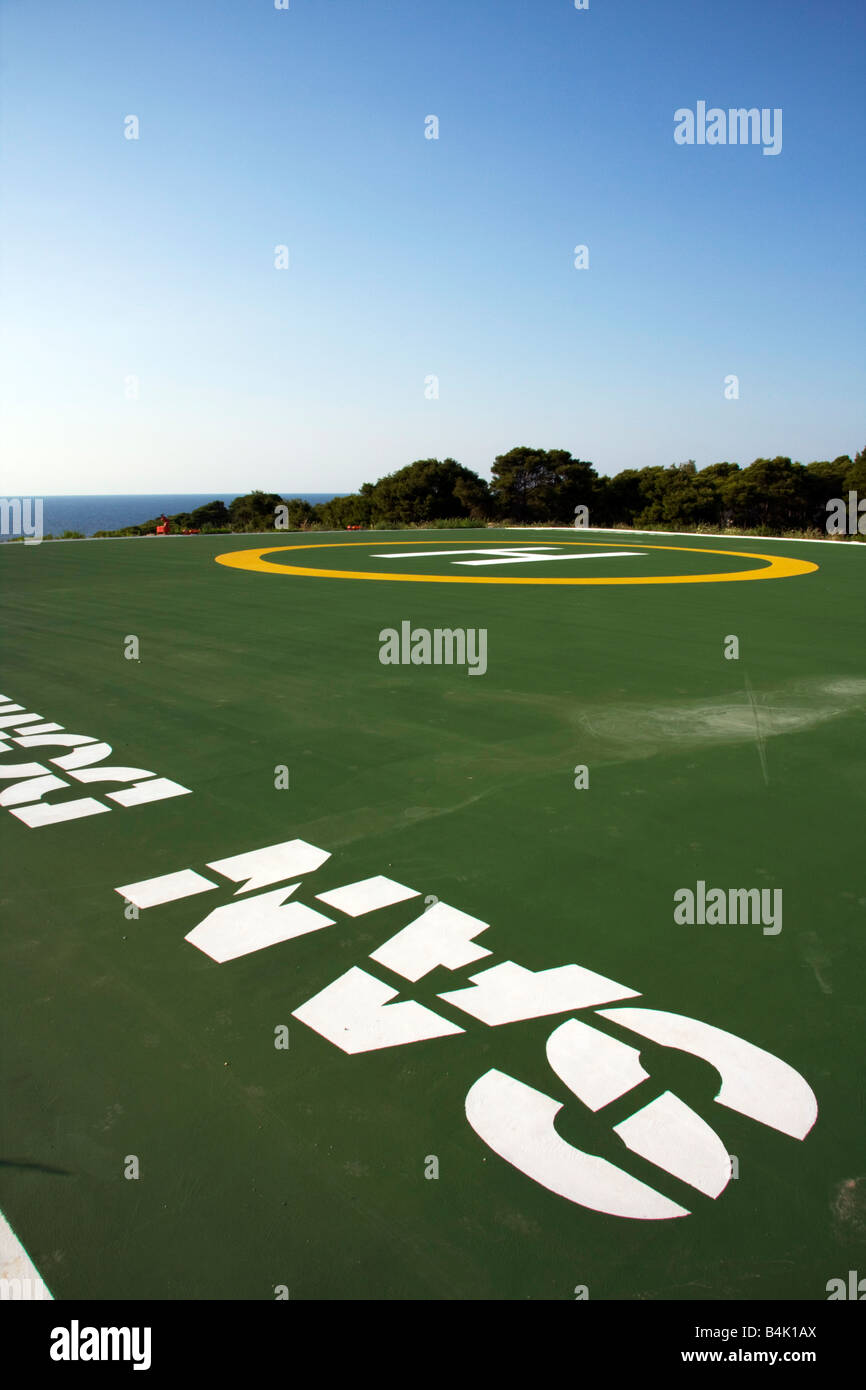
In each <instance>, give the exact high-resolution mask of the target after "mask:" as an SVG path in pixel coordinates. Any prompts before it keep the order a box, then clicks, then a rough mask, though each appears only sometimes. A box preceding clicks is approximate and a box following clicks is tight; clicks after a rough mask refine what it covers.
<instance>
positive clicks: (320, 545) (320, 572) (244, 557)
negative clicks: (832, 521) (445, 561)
mask: <svg viewBox="0 0 866 1390" xmlns="http://www.w3.org/2000/svg"><path fill="white" fill-rule="evenodd" d="M443 543H444V542H443V541H441V540H435V541H392V540H388V538H387V536H385V537H383V538H382V540H378V541H325V542H315V543H314V544H310V545H269V546H265V547H264V548H263V549H261V550H227V551H225V552H224V553H223V554H222V555H216V556H215V557H214V558H215V560H216V562H217V564H219V565H228V566H229V567H230V568H231V569H238V570H255V571H257V572H258V573H259V574H292V575H299V574H303V575H306V576H308V577H309V578H312V579H385V580H394V581H396V582H397V583H399V584H727V583H731V582H733V581H734V580H737V579H788V578H790V576H791V575H795V574H811V573H812V571H813V570H817V568H818V566H817V565H813V564H812V562H811V561H810V560H792V559H790V558H789V557H788V556H786V555H756V554H753V553H752V552H751V551H748V550H708V549H703V548H701V547H700V546H694V545H640V544H638V543H636V542H635V543H633V544H628V543H627V542H623V541H619V540H617V545H620V546H622V547H623V549H626V550H679V551H683V552H687V553H688V554H691V555H724V556H730V555H735V556H737V557H738V558H739V559H742V560H764V561H765V562H766V563H765V565H764V567H763V569H749V570H734V571H731V572H729V573H721V574H653V575H633V576H632V575H630V576H624V575H617V576H614V577H612V578H610V579H599V578H598V577H587V578H585V579H584V578H581V579H573V578H571V577H563V578H556V579H554V578H552V577H551V576H549V575H548V576H545V577H544V578H542V577H541V576H533V577H532V578H530V577H529V576H527V577H526V578H524V579H518V578H517V577H516V576H513V575H496V576H494V575H480V574H479V575H466V574H454V575H451V574H398V573H394V571H391V572H390V573H383V572H382V571H380V570H324V569H310V568H305V567H302V566H300V565H272V564H269V563H268V561H267V560H265V559H263V558H262V557H263V556H265V555H275V554H277V552H279V551H284V550H339V549H342V548H345V547H346V546H347V545H350V546H351V545H365V546H370V545H388V546H392V545H440V546H441V545H442V544H443ZM605 543H606V542H605ZM448 544H449V545H465V546H468V547H472V548H475V549H477V548H478V546H479V545H498V546H501V545H502V544H503V542H502V541H501V540H496V541H449V542H448ZM513 544H514V545H521V544H524V545H525V544H527V542H525V541H523V542H521V541H514V542H513ZM551 544H555V545H585V546H594V545H599V544H600V541H555V542H551Z"/></svg>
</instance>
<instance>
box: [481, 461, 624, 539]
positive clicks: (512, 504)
mask: <svg viewBox="0 0 866 1390" xmlns="http://www.w3.org/2000/svg"><path fill="white" fill-rule="evenodd" d="M491 475H492V480H491V484H490V496H491V499H492V501H493V506H494V510H495V512H496V515H497V516H498V517H499V518H501V519H502V520H512V521H539V522H549V523H552V524H554V525H555V524H560V525H568V524H570V523H571V522H573V521H574V511H575V508H576V507H578V506H585V507H588V508H589V509H590V516H591V515H592V509H593V502H594V498H595V496H596V484H597V482H598V475H597V473H596V471H595V469H594V468H593V466H592V464H591V463H587V462H584V461H583V460H582V459H575V458H572V456H571V454H570V453H569V452H568V450H567V449H532V448H529V447H528V446H526V445H521V446H520V447H518V448H516V449H511V450H510V451H509V452H508V453H507V454H499V455H498V456H497V457H496V459H495V460H494V462H493V467H492V469H491Z"/></svg>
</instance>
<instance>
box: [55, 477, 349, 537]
mask: <svg viewBox="0 0 866 1390" xmlns="http://www.w3.org/2000/svg"><path fill="white" fill-rule="evenodd" d="M248 491H249V489H248V488H246V489H243V490H242V491H239V492H227V493H217V494H216V495H215V494H214V493H212V492H137V493H135V492H133V493H125V494H122V495H121V494H114V493H111V494H109V495H107V496H94V497H86V496H85V497H80V496H69V497H45V496H43V498H42V507H43V511H42V530H43V534H44V535H46V536H48V535H51V536H62V535H63V532H64V531H82V532H83V533H84V535H85V536H92V535H93V533H94V531H120V530H121V529H122V528H123V527H124V526H138V525H139V524H140V523H141V522H143V521H150V520H152V518H153V517H155V516H161V515H162V513H163V512H165V514H166V516H173V515H174V514H175V513H176V512H191V511H193V510H194V509H195V508H196V507H202V506H204V504H205V502H213V501H215V500H217V499H219V500H220V501H221V502H225V504H226V506H228V505H229V503H230V502H233V501H234V499H235V498H236V497H242V496H243V495H244V493H245V492H248ZM280 495H281V496H282V497H284V498H285V499H286V501H288V500H289V499H290V498H293V497H297V498H302V499H305V500H306V501H307V502H330V500H331V498H332V497H339V496H341V494H340V493H337V492H286V493H281V494H280Z"/></svg>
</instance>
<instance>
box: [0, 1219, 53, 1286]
mask: <svg viewBox="0 0 866 1390" xmlns="http://www.w3.org/2000/svg"><path fill="white" fill-rule="evenodd" d="M0 1298H2V1299H4V1300H5V1299H15V1300H17V1299H21V1300H22V1301H27V1302H35V1301H37V1300H50V1301H52V1302H53V1298H54V1295H53V1294H52V1293H51V1291H50V1289H49V1288H48V1285H47V1284H46V1283H45V1280H44V1279H43V1278H42V1276H41V1274H40V1273H39V1270H38V1269H37V1268H36V1266H35V1264H34V1263H33V1261H32V1260H31V1258H30V1256H29V1255H28V1254H27V1251H26V1250H25V1249H24V1246H23V1245H22V1244H21V1242H20V1240H19V1239H18V1237H17V1236H16V1234H15V1232H14V1231H13V1229H12V1227H11V1226H10V1225H9V1222H8V1221H7V1220H6V1217H5V1216H4V1215H3V1213H2V1211H0Z"/></svg>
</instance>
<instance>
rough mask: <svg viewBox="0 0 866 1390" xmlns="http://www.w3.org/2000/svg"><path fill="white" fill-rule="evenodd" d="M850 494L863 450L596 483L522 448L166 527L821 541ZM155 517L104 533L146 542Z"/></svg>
mask: <svg viewBox="0 0 866 1390" xmlns="http://www.w3.org/2000/svg"><path fill="white" fill-rule="evenodd" d="M849 492H857V493H859V495H860V497H862V498H864V499H866V449H862V450H861V451H860V453H859V454H857V455H855V457H854V458H853V459H852V458H851V457H850V456H849V455H848V454H843V455H842V456H841V457H840V458H836V459H834V460H833V461H832V462H829V461H827V460H824V461H819V462H815V463H809V464H802V463H794V462H792V461H791V459H789V458H782V457H777V458H772V459H763V458H762V459H755V461H754V463H751V464H749V465H748V467H746V468H741V467H740V465H739V464H737V463H727V462H726V463H713V464H710V465H709V467H707V468H702V469H698V468H697V467H696V466H695V462H694V460H693V459H689V460H688V461H687V462H685V463H674V464H671V465H670V466H669V467H668V468H659V467H653V468H640V469H637V468H628V469H625V470H624V471H623V472H622V473H618V474H616V476H615V477H610V478H608V477H601V476H599V474H598V473H597V472H596V470H595V468H594V467H593V465H592V464H591V463H588V462H586V461H585V460H583V459H577V458H574V457H572V455H571V454H570V453H569V452H568V450H566V449H548V450H545V449H532V448H528V447H526V446H521V447H519V448H516V449H511V450H510V451H509V452H508V453H507V454H500V455H499V456H498V457H497V458H496V459H495V460H494V462H493V466H492V468H491V478H490V482H489V483H488V482H486V481H485V480H484V479H483V478H480V477H479V476H478V474H476V473H473V472H472V470H471V469H469V468H465V467H463V465H462V464H460V463H458V462H457V461H456V459H451V458H449V459H442V460H440V459H419V460H418V461H417V462H416V463H410V464H407V465H406V466H405V467H404V468H400V469H398V470H397V471H396V472H395V473H389V474H387V475H386V476H385V477H383V478H380V479H379V481H378V482H376V483H364V484H363V485H362V486H361V488H360V489H359V491H358V492H356V493H351V494H349V495H347V496H343V497H335V498H333V499H332V500H331V501H330V502H320V503H317V504H316V505H313V504H311V503H309V502H306V501H304V500H303V499H297V498H294V499H291V500H289V501H284V500H283V498H281V497H280V496H279V495H278V494H277V493H266V492H250V493H247V494H245V495H244V496H242V497H236V498H235V499H234V501H233V502H232V503H231V505H230V506H229V507H226V506H225V504H224V503H223V502H219V501H215V502H208V503H207V504H206V505H205V506H202V507H197V508H196V509H195V510H194V511H192V512H179V513H178V514H177V515H175V516H172V517H170V518H169V522H170V530H171V531H172V532H173V533H177V532H179V531H180V532H182V531H200V532H202V533H203V534H218V533H222V532H263V531H273V530H274V529H275V528H276V529H278V530H290V531H322V530H328V531H334V530H337V531H342V530H346V529H356V528H357V529H363V530H367V529H376V530H393V529H401V528H407V527H412V526H425V527H441V526H449V527H450V526H454V527H463V526H485V525H488V524H493V525H497V524H508V523H513V524H533V523H534V524H539V525H543V524H548V525H559V526H563V525H565V526H569V525H572V524H573V523H574V520H575V511H576V509H577V508H578V507H586V508H587V511H588V514H589V524H590V525H592V526H604V527H629V526H631V527H635V528H638V529H644V530H666V531H701V530H704V531H722V532H723V531H725V530H734V531H740V532H742V531H751V532H755V533H757V534H763V535H780V534H791V533H792V532H798V533H800V534H805V535H819V536H823V535H825V534H826V523H827V504H828V503H829V502H830V500H831V499H832V498H846V497H847V495H848V493H849ZM160 521H161V518H154V519H153V520H151V521H145V522H142V523H141V524H140V525H138V526H129V527H126V528H125V530H122V531H98V532H97V533H96V534H97V535H99V536H105V535H108V536H123V535H126V536H132V535H148V534H153V533H155V531H156V528H157V526H158V525H159V524H160Z"/></svg>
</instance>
